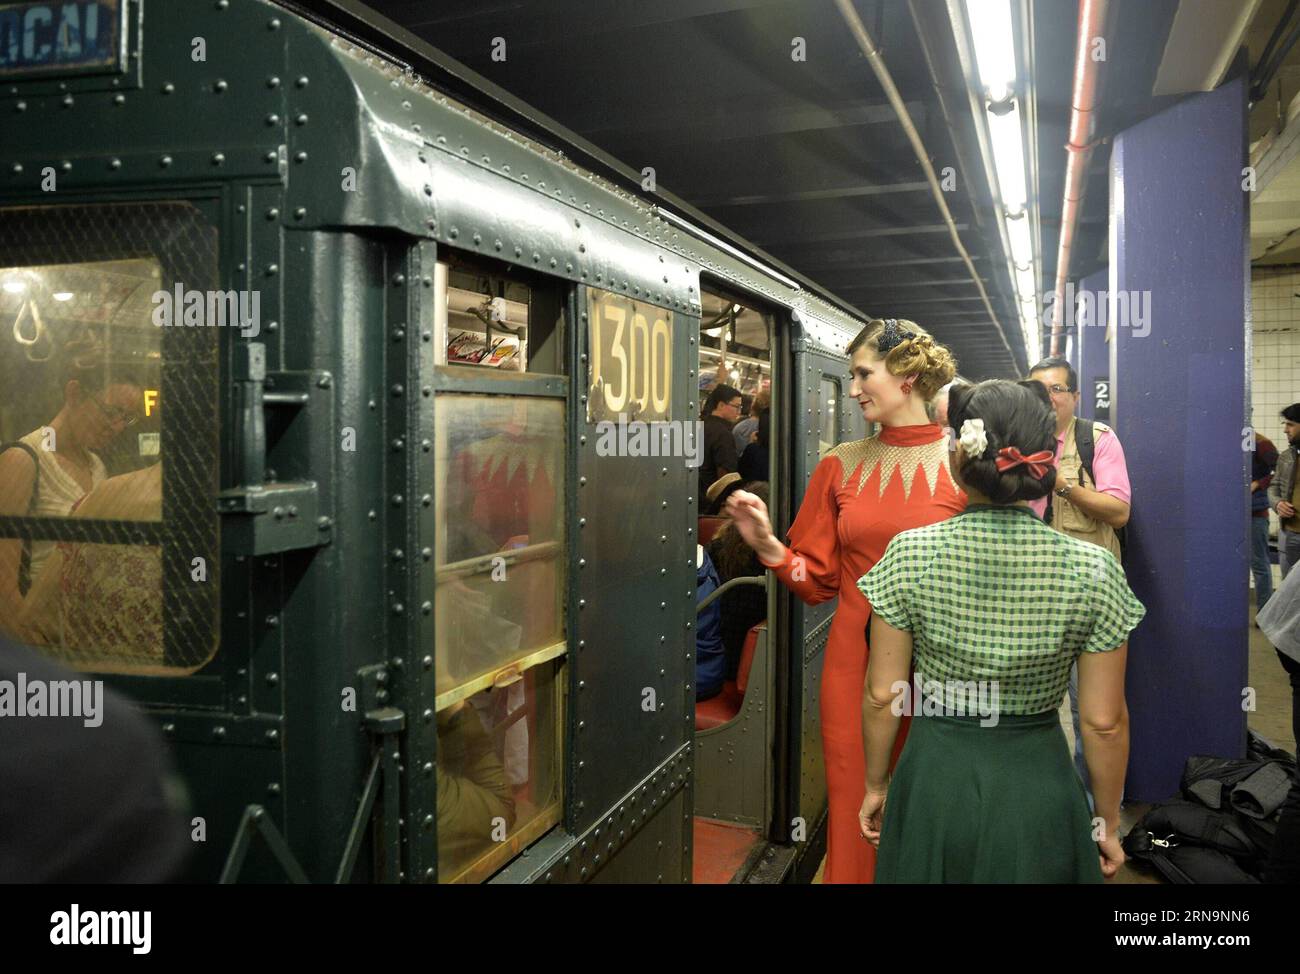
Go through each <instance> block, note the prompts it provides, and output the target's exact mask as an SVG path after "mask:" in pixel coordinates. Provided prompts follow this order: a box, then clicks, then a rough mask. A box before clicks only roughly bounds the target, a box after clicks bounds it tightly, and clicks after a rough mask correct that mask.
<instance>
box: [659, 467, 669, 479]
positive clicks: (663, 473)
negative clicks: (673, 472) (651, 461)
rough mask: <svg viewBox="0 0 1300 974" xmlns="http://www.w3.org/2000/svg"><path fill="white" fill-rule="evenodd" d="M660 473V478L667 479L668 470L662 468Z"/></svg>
mask: <svg viewBox="0 0 1300 974" xmlns="http://www.w3.org/2000/svg"><path fill="white" fill-rule="evenodd" d="M660 473H661V475H662V476H664V477H667V476H668V468H667V467H664V468H663V470H662V471H660Z"/></svg>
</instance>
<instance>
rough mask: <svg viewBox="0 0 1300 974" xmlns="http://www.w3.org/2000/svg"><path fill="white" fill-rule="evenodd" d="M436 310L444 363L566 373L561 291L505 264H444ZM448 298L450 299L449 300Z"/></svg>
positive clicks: (454, 259) (452, 260) (454, 260)
mask: <svg viewBox="0 0 1300 974" xmlns="http://www.w3.org/2000/svg"><path fill="white" fill-rule="evenodd" d="M437 273H438V282H437V283H438V290H437V293H438V294H439V295H440V297H439V299H438V303H437V305H436V307H435V308H434V331H435V333H436V335H437V336H438V339H437V349H438V358H437V364H439V365H454V366H468V367H470V368H476V369H492V370H495V371H497V372H540V373H550V374H554V375H562V374H564V372H565V359H564V356H563V354H562V351H561V344H562V334H563V324H564V314H563V305H562V302H561V301H560V296H559V292H558V290H557V289H555V288H554V287H547V286H538V285H537V283H535V282H532V281H531V280H527V279H524V278H523V277H521V276H520V275H519V273H518V272H517V271H514V270H507V268H506V267H505V265H500V266H494V265H493V264H491V263H483V264H476V263H469V262H467V261H464V260H463V259H461V258H459V257H458V256H457V257H452V258H449V259H448V260H446V261H440V262H439V263H438V268H437ZM443 295H445V297H444V296H443Z"/></svg>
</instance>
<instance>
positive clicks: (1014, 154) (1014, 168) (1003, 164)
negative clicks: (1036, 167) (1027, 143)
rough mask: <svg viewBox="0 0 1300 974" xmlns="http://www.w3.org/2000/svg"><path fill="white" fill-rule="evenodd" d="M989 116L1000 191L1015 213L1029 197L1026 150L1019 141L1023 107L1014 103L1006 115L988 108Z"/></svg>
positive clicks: (990, 134) (1003, 202)
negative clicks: (990, 110)
mask: <svg viewBox="0 0 1300 974" xmlns="http://www.w3.org/2000/svg"><path fill="white" fill-rule="evenodd" d="M988 120H989V141H990V142H992V143H993V167H994V168H995V169H996V170H997V173H998V191H999V193H1001V195H1002V205H1003V206H1005V207H1006V209H1007V212H1008V213H1014V212H1016V210H1020V209H1023V208H1024V207H1025V204H1026V203H1027V202H1028V198H1029V197H1028V194H1027V193H1026V191H1025V150H1024V145H1023V143H1022V142H1021V141H1020V108H1019V106H1013V107H1012V109H1011V111H1009V112H1007V113H1006V114H1005V115H994V114H993V113H992V112H989V113H988Z"/></svg>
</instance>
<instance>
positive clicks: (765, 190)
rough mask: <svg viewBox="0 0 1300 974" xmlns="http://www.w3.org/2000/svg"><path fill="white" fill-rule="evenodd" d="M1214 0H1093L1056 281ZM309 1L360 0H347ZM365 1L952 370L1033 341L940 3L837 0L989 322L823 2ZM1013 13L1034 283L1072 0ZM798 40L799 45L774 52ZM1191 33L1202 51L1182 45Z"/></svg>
mask: <svg viewBox="0 0 1300 974" xmlns="http://www.w3.org/2000/svg"><path fill="white" fill-rule="evenodd" d="M952 2H956V0H952ZM1214 2H1218V7H1217V8H1216V7H1215V6H1214ZM1214 2H1208V3H1207V0H1181V3H1180V0H1110V3H1109V7H1110V14H1109V17H1108V21H1107V23H1108V28H1107V43H1108V47H1107V51H1106V60H1105V65H1104V69H1103V71H1102V82H1101V87H1100V89H1099V98H1100V104H1099V111H1098V113H1097V115H1098V126H1097V133H1096V139H1097V147H1098V150H1099V151H1094V153H1093V156H1092V161H1091V165H1090V167H1089V170H1088V178H1087V180H1086V191H1085V199H1084V206H1083V213H1082V219H1081V223H1080V226H1079V228H1078V230H1077V232H1076V240H1077V242H1076V244H1075V249H1074V257H1073V259H1072V262H1071V276H1072V277H1080V276H1083V275H1086V274H1088V273H1090V272H1091V271H1093V270H1096V269H1097V268H1098V267H1101V266H1104V265H1105V263H1106V241H1107V232H1106V227H1107V211H1108V191H1107V185H1106V183H1107V172H1108V169H1109V141H1110V137H1111V136H1112V135H1113V134H1114V133H1115V132H1118V131H1121V130H1122V129H1123V128H1125V127H1127V126H1128V125H1131V124H1134V123H1135V122H1137V121H1139V120H1140V119H1142V118H1144V117H1147V116H1149V115H1150V114H1153V113H1155V112H1156V111H1159V110H1160V109H1162V108H1163V107H1165V106H1166V105H1168V104H1171V103H1172V102H1173V101H1175V100H1177V99H1178V98H1180V97H1183V96H1184V95H1185V93H1186V90H1191V89H1194V88H1195V84H1190V85H1189V84H1187V83H1185V82H1184V81H1182V80H1180V79H1178V78H1174V79H1172V80H1171V69H1172V68H1173V67H1180V66H1187V65H1190V66H1191V67H1192V68H1193V69H1194V68H1196V67H1197V65H1198V64H1199V63H1200V62H1201V61H1206V62H1207V63H1208V62H1209V61H1210V60H1212V55H1213V54H1214V51H1213V50H1210V49H1209V48H1213V47H1214V45H1213V44H1208V45H1207V44H1206V42H1205V40H1204V36H1200V37H1198V36H1197V34H1198V32H1197V31H1196V30H1190V31H1189V30H1187V29H1186V28H1187V27H1188V25H1191V26H1192V27H1195V25H1196V24H1197V23H1198V22H1199V23H1201V25H1202V27H1203V29H1202V30H1201V31H1200V32H1199V34H1200V35H1204V34H1206V33H1207V32H1209V33H1214V31H1215V29H1216V28H1218V27H1219V25H1218V24H1216V23H1214V17H1215V16H1218V17H1226V16H1229V12H1230V11H1232V10H1233V9H1235V8H1236V3H1235V0H1233V2H1231V3H1224V2H1221V0H1214ZM1245 2H1247V3H1250V4H1253V5H1256V6H1258V5H1260V4H1261V3H1262V4H1263V7H1264V8H1265V10H1266V12H1267V11H1271V10H1272V8H1273V6H1276V5H1280V4H1281V3H1282V2H1283V0H1245ZM323 5H324V6H327V7H334V8H339V7H344V6H346V7H349V8H352V9H353V11H354V12H355V10H357V9H359V7H360V5H359V4H357V3H356V2H354V0H323ZM366 6H368V7H369V8H372V9H373V10H374V11H375V12H377V13H378V14H379V15H381V17H382V18H386V19H388V20H390V21H392V22H393V23H394V24H395V25H397V27H399V28H402V29H404V30H405V31H409V32H410V33H411V34H413V35H415V36H416V37H418V38H419V39H420V40H422V41H424V42H425V43H427V44H428V45H431V46H432V47H433V48H436V49H438V50H439V51H441V52H444V53H445V54H446V55H448V56H449V57H450V58H453V59H455V61H457V62H459V63H460V64H461V65H464V66H465V67H467V68H468V69H470V71H469V72H465V75H466V77H470V78H472V75H473V74H474V73H476V74H477V75H479V76H481V78H480V79H476V81H481V80H483V79H486V81H487V82H489V83H490V84H491V85H495V86H499V88H500V89H504V91H505V92H507V93H509V94H510V95H513V96H514V97H515V98H517V99H519V100H520V101H522V102H524V103H526V105H527V106H531V108H532V109H535V110H536V111H537V112H538V113H542V114H543V115H544V116H548V117H549V119H553V120H555V121H556V122H558V123H560V125H562V126H564V127H565V128H566V129H568V130H570V131H571V132H572V133H576V135H578V136H580V137H581V138H582V139H585V140H586V141H587V142H589V143H592V144H594V146H596V147H598V148H599V149H600V150H603V151H604V152H605V153H607V154H608V155H609V156H612V157H614V158H615V159H617V160H618V161H620V162H622V163H624V164H625V165H626V166H627V167H628V168H629V169H630V170H632V171H635V172H639V171H641V170H642V169H644V168H646V167H652V168H653V169H654V171H655V179H656V182H657V184H658V187H659V188H660V189H662V190H665V191H668V192H670V193H671V194H673V195H674V196H675V197H678V198H680V199H681V200H684V201H686V202H687V203H689V204H691V205H692V206H694V207H695V208H697V209H698V210H699V211H701V212H702V213H703V214H705V215H707V216H708V217H710V218H711V219H712V220H714V221H716V222H717V223H718V224H721V225H722V226H724V227H727V228H729V229H730V230H732V231H734V233H735V234H736V235H738V236H740V237H742V238H744V239H745V240H747V241H749V242H750V243H752V244H754V245H756V246H757V247H759V248H760V249H762V250H763V251H765V252H766V253H768V254H770V255H771V256H772V257H774V258H775V259H776V260H777V261H779V262H780V263H782V264H784V265H786V266H788V267H790V268H793V269H794V270H795V271H797V272H799V273H800V274H801V275H803V276H804V277H806V278H808V279H811V280H812V281H815V282H816V283H817V284H819V285H821V286H822V287H824V288H825V289H827V290H829V291H830V292H832V293H833V294H835V295H836V296H837V297H839V298H840V299H841V300H842V301H843V302H844V303H846V304H849V305H852V306H854V307H856V308H858V309H859V310H861V311H862V312H864V313H866V314H870V315H875V316H881V317H905V318H911V319H913V320H915V321H917V322H919V323H921V324H922V325H923V326H925V327H926V328H928V329H929V330H931V331H932V332H933V333H934V334H935V335H936V336H937V337H938V338H940V339H941V340H942V341H944V342H945V343H947V344H948V345H949V346H950V347H951V348H952V349H953V351H954V352H955V354H956V356H957V358H958V362H959V367H960V369H961V372H962V374H963V376H965V377H967V378H970V379H982V378H992V377H1013V376H1019V375H1022V374H1023V373H1024V371H1025V369H1026V368H1027V366H1028V365H1029V364H1030V363H1031V362H1033V361H1035V360H1037V359H1038V358H1040V357H1041V356H1042V355H1043V354H1046V353H1045V349H1027V348H1025V343H1024V341H1023V338H1022V336H1021V329H1020V325H1019V322H1018V320H1017V318H1016V316H1015V308H1014V299H1013V291H1012V285H1011V282H1010V280H1009V276H1008V273H1007V265H1006V260H1005V257H1004V256H1003V250H1002V242H1001V238H1000V235H999V230H998V226H997V217H996V214H995V212H994V208H993V202H992V199H991V196H990V193H989V188H988V184H987V176H986V174H985V169H984V167H983V162H982V159H981V157H980V155H979V148H978V141H977V138H976V134H975V127H974V121H973V117H972V112H971V109H970V102H969V100H968V96H967V93H966V90H965V82H964V78H963V76H962V73H961V69H960V67H959V59H958V54H957V51H956V46H955V43H954V40H953V36H952V29H951V26H950V23H949V20H948V9H947V4H946V3H945V2H943V0H854V2H853V7H854V9H855V10H856V12H857V14H858V16H859V17H860V18H861V21H862V23H863V25H864V26H865V27H866V29H867V30H868V32H869V33H870V34H871V36H872V39H873V40H874V42H875V44H876V46H877V47H878V48H879V49H880V50H881V53H882V56H883V59H884V62H885V64H886V66H887V68H888V70H889V72H890V74H891V75H892V76H893V80H894V83H895V85H896V87H897V89H898V91H899V93H900V95H901V97H902V99H903V101H904V103H905V104H906V106H907V110H908V113H909V114H910V116H911V118H912V121H913V122H914V124H915V126H916V128H917V131H918V134H919V135H920V138H921V140H922V141H923V143H924V145H925V148H926V152H927V154H928V155H929V157H930V160H931V163H932V165H933V166H934V168H935V170H936V171H937V172H942V170H943V169H944V168H945V167H947V166H951V167H952V168H953V170H954V171H955V174H956V177H957V178H956V185H955V187H954V188H953V190H952V191H951V192H948V193H946V195H945V199H946V201H947V203H948V207H949V209H950V210H951V213H952V216H953V219H954V221H955V223H956V225H957V229H958V232H959V233H960V235H961V238H962V241H963V243H964V245H965V247H966V249H967V250H968V251H969V252H970V255H971V257H972V261H973V263H974V266H975V267H976V269H977V270H978V272H979V274H980V277H981V280H982V282H983V285H984V288H985V290H986V291H987V293H988V295H989V298H990V301H991V303H992V306H993V310H994V313H995V316H996V319H997V320H996V322H995V321H994V320H991V318H990V315H989V313H988V309H987V308H986V307H985V306H984V303H983V300H982V299H981V297H980V296H979V290H978V289H977V287H976V285H975V283H974V281H973V280H972V278H971V276H970V274H969V272H968V271H967V268H966V266H965V264H964V262H963V261H962V259H961V258H960V257H959V256H958V254H957V252H956V249H955V248H954V245H953V243H952V241H951V239H950V236H949V233H948V228H947V226H946V225H945V223H944V221H943V219H942V218H941V216H940V212H939V208H938V206H937V204H936V202H935V199H934V197H933V195H932V193H931V190H930V187H929V185H928V183H927V182H926V179H925V176H924V174H923V170H922V167H921V165H920V164H919V163H918V161H917V159H916V157H915V155H914V152H913V150H912V147H911V145H910V144H909V142H908V139H907V137H906V135H905V133H904V130H903V128H902V126H901V125H900V123H899V120H898V117H897V116H896V114H895V112H894V110H893V108H891V106H890V104H889V102H888V100H887V98H886V95H885V92H884V91H883V89H882V87H881V84H880V82H879V81H878V80H877V78H876V76H875V74H874V73H873V71H872V70H871V68H870V66H869V64H868V62H867V60H866V58H865V57H864V55H863V53H862V51H861V49H860V48H859V46H858V44H857V42H856V41H855V39H854V37H853V36H852V34H851V33H850V31H849V29H848V28H847V26H846V22H845V20H844V18H843V16H842V15H841V14H840V12H839V11H838V9H837V8H836V6H835V4H834V3H833V2H831V0H655V2H653V3H646V2H643V0H545V2H540V0H464V2H460V0H448V2H441V3H430V2H427V0H366ZM1180 7H1182V8H1186V9H1184V10H1183V11H1182V14H1181V16H1182V21H1181V23H1182V27H1183V29H1182V30H1181V31H1180V30H1177V29H1175V28H1176V23H1178V22H1179V15H1180ZM1013 9H1015V10H1016V11H1017V22H1018V25H1019V28H1018V29H1019V30H1020V32H1021V33H1022V34H1023V35H1024V37H1026V38H1028V41H1027V43H1026V45H1025V46H1024V48H1023V52H1024V57H1025V60H1026V61H1027V62H1028V61H1032V63H1028V64H1026V65H1025V69H1026V71H1027V72H1028V74H1029V81H1030V82H1031V87H1032V92H1026V93H1027V94H1030V95H1031V97H1032V98H1033V100H1034V104H1035V106H1036V114H1037V129H1036V131H1035V133H1034V145H1033V148H1032V152H1033V154H1034V156H1035V169H1036V172H1037V184H1036V185H1031V187H1030V197H1031V206H1036V207H1037V208H1038V216H1039V241H1038V244H1039V252H1040V265H1039V266H1040V271H1041V279H1040V283H1041V288H1042V290H1043V292H1044V293H1050V291H1051V288H1052V285H1053V281H1054V277H1055V272H1056V267H1055V264H1056V254H1057V245H1058V238H1059V234H1060V212H1061V195H1062V189H1063V183H1064V169H1065V149H1064V145H1065V142H1066V132H1067V130H1068V124H1069V115H1070V97H1071V81H1072V71H1073V59H1074V49H1075V41H1076V32H1077V16H1078V6H1077V4H1076V3H1074V2H1072V0H1024V2H1023V3H1016V4H1013ZM1216 10H1217V14H1216V13H1215V11H1216ZM1207 11H1209V13H1207ZM1269 16H1271V17H1272V18H1273V19H1274V20H1275V19H1276V17H1277V16H1278V13H1276V12H1275V13H1272V14H1270V15H1269ZM1259 19H1261V20H1263V19H1267V18H1266V17H1265V16H1263V15H1261V16H1260V18H1259ZM398 33H400V31H399V32H398ZM498 38H500V39H501V40H502V41H504V59H502V58H501V52H502V47H501V43H500V42H499V41H498V40H497V39H498ZM800 39H801V40H802V49H803V51H804V54H805V59H803V60H798V59H796V58H795V57H792V53H794V52H795V51H796V49H797V47H798V46H799V41H800ZM1197 44H1199V45H1200V46H1201V47H1206V48H1207V50H1205V51H1198V50H1194V49H1193V48H1194V46H1195V45H1197ZM494 50H495V51H496V52H497V55H496V57H494ZM462 80H464V79H462ZM1157 90H1163V93H1161V94H1155V92H1156V91H1157ZM453 93H455V92H453ZM489 114H491V112H489ZM539 117H540V116H539Z"/></svg>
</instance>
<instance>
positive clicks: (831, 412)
mask: <svg viewBox="0 0 1300 974" xmlns="http://www.w3.org/2000/svg"><path fill="white" fill-rule="evenodd" d="M818 405H819V407H820V408H819V409H818V416H817V456H818V458H821V457H824V456H826V454H827V452H828V451H829V450H830V449H831V447H833V446H835V445H836V444H837V443H839V441H840V380H839V379H836V378H832V377H831V376H829V375H823V376H822V381H821V401H820V402H819V403H818Z"/></svg>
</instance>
